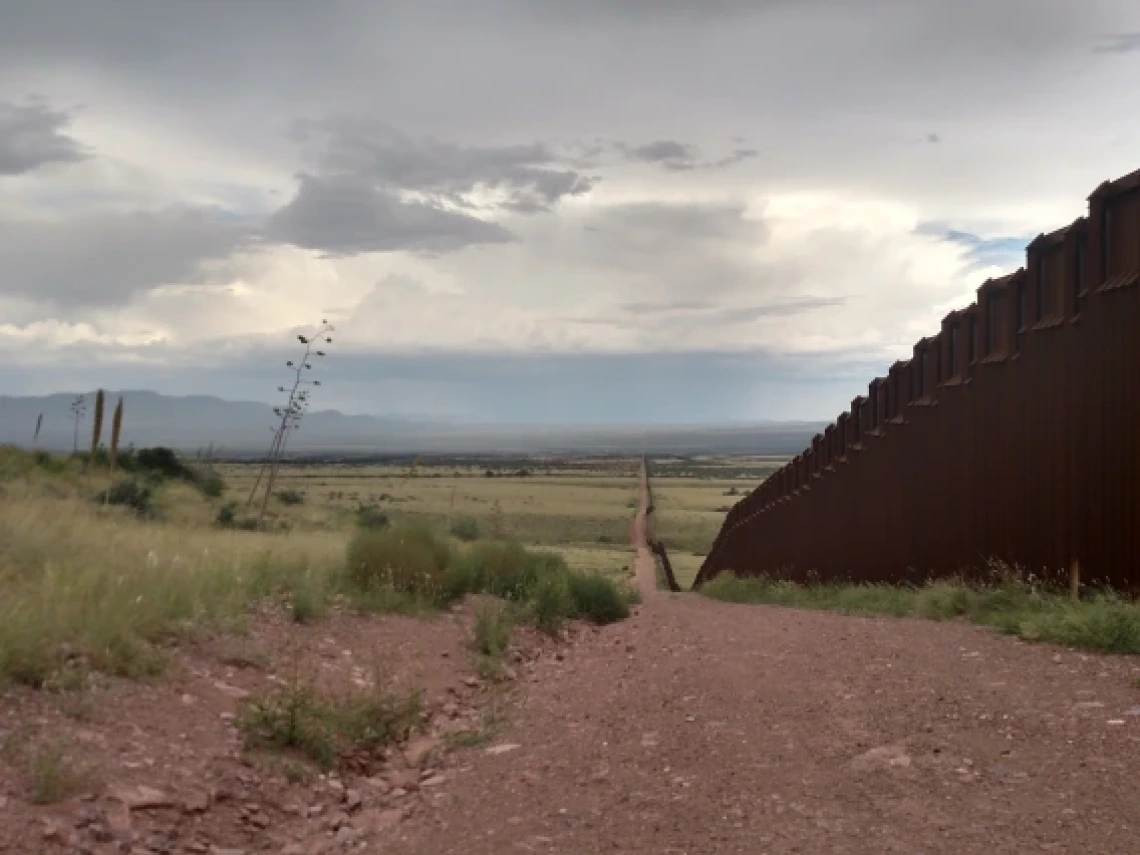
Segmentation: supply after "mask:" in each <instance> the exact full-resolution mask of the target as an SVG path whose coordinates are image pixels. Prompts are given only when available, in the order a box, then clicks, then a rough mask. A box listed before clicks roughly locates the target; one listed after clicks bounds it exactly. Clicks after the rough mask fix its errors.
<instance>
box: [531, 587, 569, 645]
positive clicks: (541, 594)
mask: <svg viewBox="0 0 1140 855" xmlns="http://www.w3.org/2000/svg"><path fill="white" fill-rule="evenodd" d="M568 577H569V574H568V573H552V574H551V575H549V576H545V577H543V578H542V579H540V580H539V582H538V584H537V585H535V587H534V591H533V593H532V597H531V601H530V617H531V620H532V621H533V623H534V625H535V626H536V627H538V629H540V630H541V631H542V632H545V633H547V634H548V635H557V634H558V633H559V632H560V631H561V630H562V627H563V626H564V625H565V624H566V621H567V620H568V619H569V618H570V617H571V616H572V615H573V614H574V609H575V604H574V596H573V594H571V593H570V582H569V579H568Z"/></svg>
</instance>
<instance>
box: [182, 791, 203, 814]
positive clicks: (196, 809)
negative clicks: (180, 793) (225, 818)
mask: <svg viewBox="0 0 1140 855" xmlns="http://www.w3.org/2000/svg"><path fill="white" fill-rule="evenodd" d="M209 809H210V794H209V793H207V792H203V791H198V792H194V793H191V794H190V795H188V796H187V797H186V798H185V799H183V800H182V810H183V811H185V812H186V813H205V812H206V811H208V810H209Z"/></svg>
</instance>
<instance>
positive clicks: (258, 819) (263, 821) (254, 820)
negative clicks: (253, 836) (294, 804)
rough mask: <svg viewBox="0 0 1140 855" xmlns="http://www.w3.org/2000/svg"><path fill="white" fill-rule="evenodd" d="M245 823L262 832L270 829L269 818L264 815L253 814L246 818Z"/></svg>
mask: <svg viewBox="0 0 1140 855" xmlns="http://www.w3.org/2000/svg"><path fill="white" fill-rule="evenodd" d="M245 821H246V822H248V823H249V824H250V825H252V826H253V827H254V828H260V829H261V830H262V831H264V830H265V829H267V828H269V817H267V816H266V815H265V814H263V813H251V814H250V815H249V816H247V817H246V820H245Z"/></svg>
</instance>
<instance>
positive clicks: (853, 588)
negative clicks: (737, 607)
mask: <svg viewBox="0 0 1140 855" xmlns="http://www.w3.org/2000/svg"><path fill="white" fill-rule="evenodd" d="M701 593H702V594H704V595H705V596H706V597H711V598H713V599H717V600H722V601H725V602H732V603H763V604H768V605H778V606H789V607H793V608H809V609H829V610H832V611H838V612H842V613H844V614H853V615H867V616H869V615H892V616H894V617H921V618H927V619H929V620H953V619H964V620H968V621H971V622H972V623H976V624H979V625H982V626H988V627H992V628H994V629H997V630H999V631H1000V632H1003V633H1007V634H1009V635H1015V636H1017V637H1019V638H1023V639H1025V640H1028V641H1046V642H1052V643H1055V644H1062V645H1065V646H1067V647H1079V648H1083V649H1086V650H1096V651H1101V652H1104V653H1140V607H1137V606H1136V605H1135V604H1133V603H1131V602H1129V601H1127V600H1125V599H1123V598H1121V597H1120V596H1118V595H1116V594H1114V593H1112V592H1099V593H1096V594H1094V595H1092V596H1090V597H1087V598H1084V599H1081V600H1076V601H1074V600H1071V599H1069V597H1068V596H1066V595H1064V594H1061V593H1058V592H1052V591H1047V590H1042V589H1041V588H1037V587H1034V586H1032V585H1029V584H1025V583H1023V582H1020V581H1018V580H1016V579H1014V578H1006V579H1005V580H1003V581H1000V582H998V583H996V584H994V585H992V586H988V587H971V586H967V585H963V584H955V583H950V582H935V583H932V584H929V585H926V586H924V587H921V588H907V587H901V586H893V585H870V584H864V585H838V584H835V585H828V584H824V585H797V584H794V583H791V582H781V581H774V580H771V579H766V578H749V579H738V578H736V577H735V576H733V575H731V574H727V573H725V574H721V575H720V576H718V577H716V578H715V579H713V580H711V581H710V582H709V583H708V584H706V585H704V586H703V587H702V588H701Z"/></svg>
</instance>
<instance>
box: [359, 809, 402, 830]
mask: <svg viewBox="0 0 1140 855" xmlns="http://www.w3.org/2000/svg"><path fill="white" fill-rule="evenodd" d="M403 818H404V812H403V811H401V810H395V809H389V810H367V811H365V812H364V813H362V814H361V815H360V818H359V820H358V823H359V825H360V827H361V828H366V829H368V830H370V831H374V832H375V831H387V830H388V829H390V828H395V827H396V826H397V825H399V824H400V821H401V820H402V819H403Z"/></svg>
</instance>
